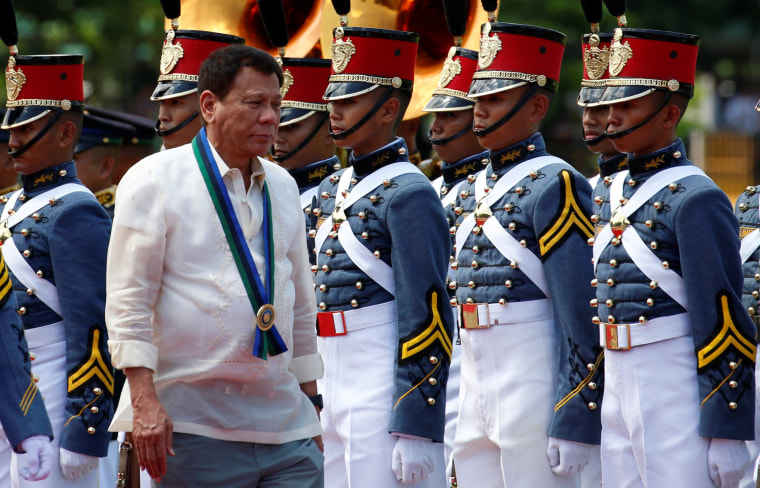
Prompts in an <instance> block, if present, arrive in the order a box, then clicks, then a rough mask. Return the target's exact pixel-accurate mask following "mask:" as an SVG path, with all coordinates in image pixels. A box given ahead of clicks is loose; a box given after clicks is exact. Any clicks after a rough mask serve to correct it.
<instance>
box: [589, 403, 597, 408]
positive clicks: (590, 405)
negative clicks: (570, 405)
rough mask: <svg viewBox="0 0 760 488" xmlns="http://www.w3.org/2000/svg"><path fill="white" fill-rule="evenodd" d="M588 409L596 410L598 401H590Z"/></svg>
mask: <svg viewBox="0 0 760 488" xmlns="http://www.w3.org/2000/svg"><path fill="white" fill-rule="evenodd" d="M588 409H589V410H596V403H595V402H588Z"/></svg>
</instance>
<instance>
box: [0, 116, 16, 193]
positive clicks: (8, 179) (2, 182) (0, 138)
mask: <svg viewBox="0 0 760 488" xmlns="http://www.w3.org/2000/svg"><path fill="white" fill-rule="evenodd" d="M4 116H5V109H4V108H2V107H0V118H2V117H4ZM9 136H10V133H9V132H8V131H7V130H1V129H0V195H4V194H6V193H10V192H12V191H15V190H18V189H19V188H21V186H20V185H19V183H18V173H16V171H14V169H13V161H12V160H11V157H10V155H9V154H8V137H9Z"/></svg>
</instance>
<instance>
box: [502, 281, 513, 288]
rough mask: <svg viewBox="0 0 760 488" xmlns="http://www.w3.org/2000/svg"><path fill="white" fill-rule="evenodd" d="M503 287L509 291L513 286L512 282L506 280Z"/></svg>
mask: <svg viewBox="0 0 760 488" xmlns="http://www.w3.org/2000/svg"><path fill="white" fill-rule="evenodd" d="M504 286H506V287H507V288H508V289H510V290H511V289H512V287H513V286H514V285H513V284H512V280H507V281H505V282H504Z"/></svg>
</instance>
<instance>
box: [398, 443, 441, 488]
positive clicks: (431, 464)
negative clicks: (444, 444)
mask: <svg viewBox="0 0 760 488" xmlns="http://www.w3.org/2000/svg"><path fill="white" fill-rule="evenodd" d="M435 455H436V454H435V447H434V444H433V441H431V440H430V439H421V438H420V439H416V438H415V439H412V438H409V437H399V438H398V440H396V445H395V446H394V447H393V455H392V456H391V469H393V474H395V475H396V479H397V480H399V481H400V482H402V483H404V484H407V485H409V484H412V483H417V482H418V481H422V480H424V479H425V478H427V476H428V474H430V473H432V472H433V471H435Z"/></svg>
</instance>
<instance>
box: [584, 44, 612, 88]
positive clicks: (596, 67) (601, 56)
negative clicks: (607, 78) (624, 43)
mask: <svg viewBox="0 0 760 488" xmlns="http://www.w3.org/2000/svg"><path fill="white" fill-rule="evenodd" d="M588 44H589V48H588V49H586V50H584V51H583V62H584V64H585V65H586V72H588V76H589V78H591V79H592V80H598V79H599V78H601V77H602V76H604V72H605V71H607V67H608V66H609V64H610V50H609V49H608V48H606V47H605V48H603V49H599V36H598V35H596V34H592V35H591V37H590V38H589V40H588Z"/></svg>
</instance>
